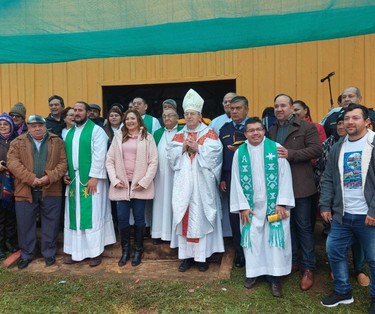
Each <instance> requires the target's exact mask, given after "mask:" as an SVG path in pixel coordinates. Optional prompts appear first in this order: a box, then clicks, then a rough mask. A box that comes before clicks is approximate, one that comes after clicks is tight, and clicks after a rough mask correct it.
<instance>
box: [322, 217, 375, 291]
mask: <svg viewBox="0 0 375 314" xmlns="http://www.w3.org/2000/svg"><path fill="white" fill-rule="evenodd" d="M365 219H366V215H352V214H348V213H345V215H344V217H343V220H342V224H340V223H338V222H337V221H335V220H332V226H331V231H330V233H329V234H328V238H327V244H326V246H327V255H328V259H329V264H330V266H331V269H332V272H333V276H334V278H335V279H334V285H335V291H336V292H338V293H347V292H349V291H351V290H352V287H351V285H350V281H349V266H348V250H349V248H350V246H351V245H352V244H353V243H354V242H355V241H356V240H357V241H359V242H360V243H361V245H362V247H363V250H364V252H365V256H366V260H367V262H368V265H369V269H370V278H371V282H370V295H371V297H372V298H374V297H375V282H374V281H373V280H372V278H375V241H374V239H375V227H369V226H366V225H365Z"/></svg>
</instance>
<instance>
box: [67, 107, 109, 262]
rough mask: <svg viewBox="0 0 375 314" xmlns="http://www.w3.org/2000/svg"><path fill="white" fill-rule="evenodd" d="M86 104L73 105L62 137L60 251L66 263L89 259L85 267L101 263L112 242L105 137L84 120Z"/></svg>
mask: <svg viewBox="0 0 375 314" xmlns="http://www.w3.org/2000/svg"><path fill="white" fill-rule="evenodd" d="M88 116H89V105H88V104H87V103H85V102H83V101H79V102H77V103H76V104H75V105H74V121H75V123H76V126H75V127H73V128H71V129H70V130H69V132H68V133H67V135H66V138H65V147H66V152H67V156H68V175H67V176H65V177H64V183H65V184H66V185H68V186H67V198H66V202H65V231H64V252H65V253H67V254H69V255H68V256H66V257H65V260H64V262H65V263H66V264H72V263H74V262H77V261H82V260H84V259H85V258H90V261H89V265H90V266H91V267H94V266H97V265H99V264H100V263H101V261H102V257H101V254H102V253H103V251H104V247H105V246H106V245H109V244H112V243H115V242H116V238H115V232H114V228H113V222H112V215H111V204H110V201H109V198H108V196H107V193H108V182H107V171H106V167H105V160H106V154H107V141H108V137H107V135H106V134H105V132H104V130H103V129H102V128H101V127H99V126H98V125H96V124H95V123H94V122H92V121H91V120H90V119H88Z"/></svg>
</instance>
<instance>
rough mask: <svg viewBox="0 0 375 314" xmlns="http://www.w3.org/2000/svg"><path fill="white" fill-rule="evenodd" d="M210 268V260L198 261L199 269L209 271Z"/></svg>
mask: <svg viewBox="0 0 375 314" xmlns="http://www.w3.org/2000/svg"><path fill="white" fill-rule="evenodd" d="M207 269H208V262H199V263H198V270H199V271H201V272H204V271H207Z"/></svg>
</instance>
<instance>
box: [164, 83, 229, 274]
mask: <svg viewBox="0 0 375 314" xmlns="http://www.w3.org/2000/svg"><path fill="white" fill-rule="evenodd" d="M203 103H204V100H203V99H202V98H201V97H200V95H199V94H198V93H197V92H196V91H194V90H193V89H190V90H189V91H188V92H187V94H186V95H185V98H184V101H183V105H182V107H183V109H184V116H185V120H186V125H185V126H184V128H183V129H182V130H181V131H179V132H177V134H176V135H175V136H174V137H173V140H172V142H171V144H170V145H169V149H168V151H167V156H168V160H169V163H170V165H171V167H172V169H173V171H174V172H175V176H174V182H173V192H172V208H173V225H172V232H173V233H175V235H176V237H172V241H171V247H177V246H178V257H179V259H182V260H183V261H182V263H181V265H180V266H179V271H180V272H185V271H186V270H188V269H189V268H190V267H191V266H192V265H193V263H194V262H198V267H199V271H206V270H207V269H208V263H207V261H206V259H207V258H208V257H210V256H211V255H212V254H213V253H215V252H224V242H223V234H222V227H221V213H220V208H221V205H220V197H219V190H218V185H219V181H220V174H221V163H222V150H223V146H222V145H221V142H220V140H219V138H218V136H217V134H216V133H215V132H214V131H213V130H212V129H211V128H210V127H208V126H207V125H205V124H203V123H201V117H202V115H201V112H202V107H203Z"/></svg>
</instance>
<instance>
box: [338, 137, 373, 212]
mask: <svg viewBox="0 0 375 314" xmlns="http://www.w3.org/2000/svg"><path fill="white" fill-rule="evenodd" d="M367 137H368V135H367V134H366V135H365V136H364V137H362V138H361V139H359V140H357V141H354V142H350V141H346V142H345V143H344V162H343V168H344V169H343V186H344V211H345V212H346V213H349V214H355V215H366V214H367V211H368V207H367V203H366V200H365V197H364V195H363V189H362V185H363V184H364V182H363V178H362V150H363V147H364V145H365V142H366V141H367Z"/></svg>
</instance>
